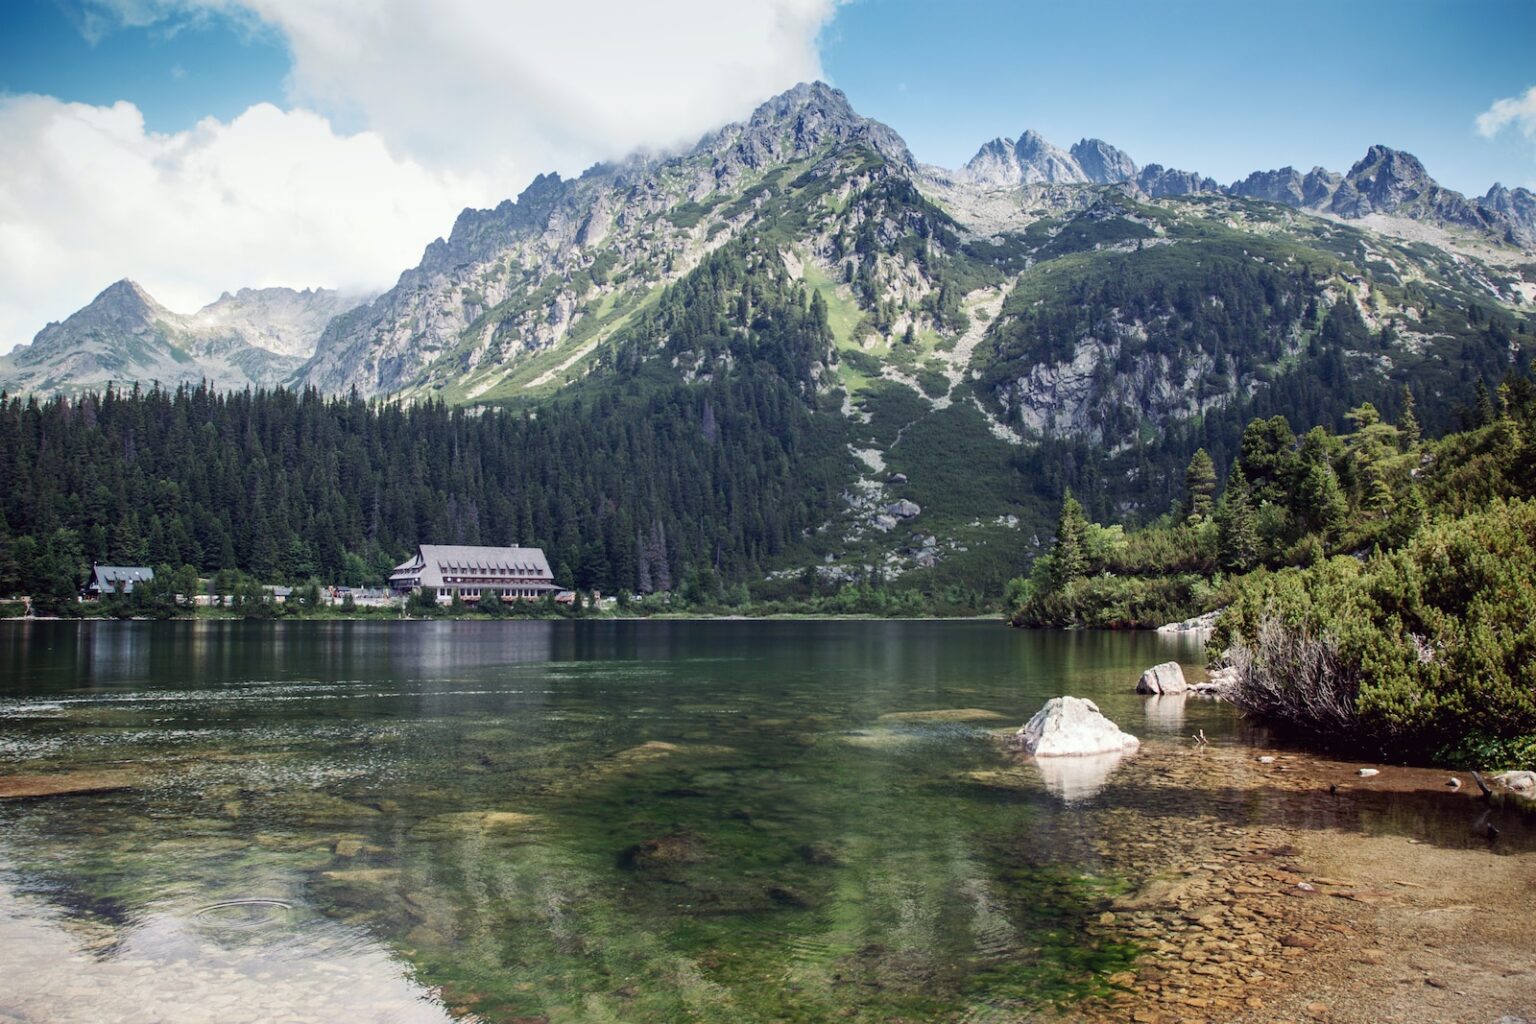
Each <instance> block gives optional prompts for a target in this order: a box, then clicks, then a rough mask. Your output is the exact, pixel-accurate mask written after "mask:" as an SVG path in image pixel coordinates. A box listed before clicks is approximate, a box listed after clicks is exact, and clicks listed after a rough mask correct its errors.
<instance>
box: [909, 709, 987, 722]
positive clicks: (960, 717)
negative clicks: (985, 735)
mask: <svg viewBox="0 0 1536 1024" xmlns="http://www.w3.org/2000/svg"><path fill="white" fill-rule="evenodd" d="M1002 717H1003V716H1002V715H1000V714H998V713H997V712H996V711H987V710H985V709H983V708H942V709H939V710H936V711H892V712H890V713H888V714H884V715H881V716H880V721H882V722H988V721H992V720H994V719H998V718H1002Z"/></svg>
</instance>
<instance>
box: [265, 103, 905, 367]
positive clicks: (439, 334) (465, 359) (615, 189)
mask: <svg viewBox="0 0 1536 1024" xmlns="http://www.w3.org/2000/svg"><path fill="white" fill-rule="evenodd" d="M833 147H842V148H854V149H864V150H867V151H868V152H869V153H870V154H871V155H872V156H873V157H875V158H878V159H880V160H882V161H884V162H886V163H888V164H889V165H890V166H892V167H896V168H900V169H902V170H903V171H907V172H911V171H915V168H916V165H915V163H914V162H913V160H912V156H911V154H910V153H909V152H908V151H907V147H906V144H905V143H904V142H902V140H901V138H900V136H898V135H897V134H896V133H895V132H893V131H892V130H891V129H890V128H888V127H886V126H885V125H882V124H880V123H879V122H877V121H872V120H869V119H868V118H864V117H860V116H859V115H858V114H856V113H854V111H853V109H852V107H851V106H849V104H848V100H847V97H845V96H844V95H843V94H842V93H841V92H839V91H838V90H836V89H833V88H831V87H830V86H827V85H825V84H822V83H815V84H810V85H799V86H796V87H795V88H794V89H791V90H790V91H788V92H786V93H784V94H782V95H780V96H777V97H775V98H773V99H772V100H769V101H768V102H767V103H764V104H763V105H762V106H760V107H759V108H758V109H757V110H756V111H754V112H753V114H752V116H751V117H750V118H748V119H747V120H746V121H743V122H740V123H738V124H732V125H728V126H726V127H725V128H722V129H720V130H719V131H717V132H712V133H710V134H708V135H706V136H705V137H704V138H703V139H701V140H700V141H699V143H698V144H697V145H696V146H695V147H693V149H691V150H690V151H688V152H686V153H683V154H679V155H675V156H664V157H644V156H636V157H632V158H631V159H629V160H626V161H624V162H623V163H619V164H603V165H598V166H597V167H594V168H592V169H590V170H589V171H587V172H586V173H584V174H583V175H582V176H581V177H580V178H578V179H575V180H572V181H565V180H561V179H560V178H559V176H557V175H548V176H541V177H539V178H536V179H535V180H534V182H533V183H532V184H531V185H529V186H528V188H527V189H526V190H525V191H524V192H523V193H522V194H521V195H520V196H518V198H517V200H516V202H503V203H502V204H501V205H500V206H498V207H496V208H495V209H492V210H465V211H464V212H463V213H462V214H460V215H459V218H458V220H457V221H456V222H455V224H454V227H453V231H452V233H451V234H450V235H449V237H448V238H447V239H438V240H437V241H435V242H433V243H432V244H431V245H429V246H428V247H427V250H426V252H425V254H424V255H423V257H422V261H421V263H420V265H418V266H417V267H415V268H413V269H411V270H408V271H406V272H405V273H404V274H402V275H401V277H400V280H399V282H398V283H397V284H396V285H395V287H394V288H392V289H390V290H389V291H388V292H386V293H384V294H383V295H381V296H380V297H379V298H378V299H376V300H375V301H374V302H373V303H371V304H370V305H368V306H366V307H363V308H361V309H358V310H356V311H355V312H353V313H352V314H351V315H349V316H346V317H342V318H339V319H337V320H336V321H335V322H334V323H333V324H332V325H331V327H330V328H329V329H328V330H327V331H326V332H325V334H324V336H323V337H322V338H321V339H320V342H319V344H318V346H317V349H316V352H315V356H314V358H313V359H312V360H311V361H310V362H309V363H308V364H307V365H306V366H305V367H304V368H303V369H302V371H301V372H300V373H299V374H298V376H297V377H296V378H295V380H296V382H298V383H302V384H310V385H314V386H316V387H319V388H321V389H322V390H325V391H328V392H336V391H344V390H348V389H350V388H354V387H355V388H357V389H358V390H359V391H360V392H362V393H363V394H367V395H374V394H383V393H390V392H395V391H399V390H402V389H406V388H416V389H426V390H428V391H431V390H434V389H437V388H441V387H442V386H444V384H445V383H448V382H452V381H455V380H456V379H459V378H461V377H463V376H464V375H466V374H468V375H472V376H476V375H478V377H479V378H482V379H481V380H479V382H477V383H476V384H474V385H472V386H471V387H470V389H469V390H470V391H471V392H473V395H471V397H477V396H478V395H479V394H483V393H484V389H488V388H494V387H498V386H500V385H501V383H502V381H501V379H499V378H498V377H497V374H496V373H494V372H492V371H494V370H496V369H497V368H500V367H506V366H508V365H510V364H511V363H513V362H516V361H519V360H526V359H527V358H530V357H535V356H538V355H540V354H541V353H544V352H548V351H550V350H552V349H554V348H556V347H557V346H559V345H560V344H561V343H562V342H563V341H564V340H565V339H566V338H567V337H568V336H570V335H571V334H572V332H578V333H579V332H582V331H593V332H594V333H593V335H591V336H592V337H594V338H595V337H596V336H597V334H598V333H601V331H600V330H599V329H598V328H597V326H596V325H598V324H599V323H601V324H602V325H603V326H604V327H608V326H610V325H616V324H617V323H618V322H619V320H620V319H621V318H622V314H623V312H624V310H625V309H626V308H632V307H633V306H635V305H638V304H640V303H643V302H644V301H645V300H646V297H647V296H648V295H650V294H651V293H652V292H654V291H656V290H658V289H659V288H660V286H662V285H664V284H666V283H668V282H670V281H675V280H677V279H678V278H679V277H681V276H682V275H683V274H684V273H686V272H687V271H689V270H690V269H692V268H693V267H694V266H696V265H697V264H698V262H699V260H700V259H701V258H702V257H703V256H704V255H705V254H707V253H708V252H710V251H712V250H713V249H715V248H717V247H719V246H720V245H723V244H724V243H726V242H728V241H729V240H730V239H731V238H733V237H734V236H735V233H736V231H737V230H738V229H739V228H740V227H741V226H742V225H743V224H744V223H746V222H747V221H748V220H749V219H750V218H751V215H752V213H753V211H754V210H755V209H756V208H757V205H758V203H759V202H760V201H761V198H762V197H763V196H764V195H766V194H768V193H769V192H771V190H772V185H773V183H774V181H775V180H777V179H776V176H781V175H782V173H783V172H784V171H785V170H786V169H787V168H791V167H794V166H796V165H798V164H800V163H802V162H804V161H807V160H809V159H811V158H812V157H814V156H815V155H816V154H818V153H821V152H824V151H826V150H828V149H829V148H833ZM722 214H724V215H725V216H722ZM706 221H707V223H706ZM476 388H480V389H482V390H478V391H477V390H475V389H476Z"/></svg>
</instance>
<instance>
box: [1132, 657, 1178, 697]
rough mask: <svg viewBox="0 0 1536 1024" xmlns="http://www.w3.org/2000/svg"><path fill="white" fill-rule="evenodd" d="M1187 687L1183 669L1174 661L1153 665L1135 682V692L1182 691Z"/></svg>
mask: <svg viewBox="0 0 1536 1024" xmlns="http://www.w3.org/2000/svg"><path fill="white" fill-rule="evenodd" d="M1188 689H1189V684H1187V683H1186V682H1185V681H1184V670H1183V669H1182V668H1180V667H1179V663H1178V662H1176V661H1165V662H1163V663H1162V664H1161V665H1153V666H1152V667H1151V668H1149V669H1147V670H1146V671H1145V672H1143V673H1142V674H1141V679H1140V680H1139V681H1137V683H1136V692H1137V693H1183V692H1185V691H1186V690H1188Z"/></svg>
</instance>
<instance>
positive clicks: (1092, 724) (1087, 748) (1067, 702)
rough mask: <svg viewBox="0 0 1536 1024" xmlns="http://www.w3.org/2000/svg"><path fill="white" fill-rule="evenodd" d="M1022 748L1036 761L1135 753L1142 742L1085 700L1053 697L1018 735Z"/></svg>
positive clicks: (1092, 703)
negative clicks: (1037, 759)
mask: <svg viewBox="0 0 1536 1024" xmlns="http://www.w3.org/2000/svg"><path fill="white" fill-rule="evenodd" d="M1018 740H1019V744H1020V746H1022V747H1023V749H1024V752H1025V753H1026V754H1034V755H1035V756H1036V757H1081V756H1084V755H1090V754H1113V753H1121V752H1125V751H1130V750H1135V749H1136V748H1137V747H1139V746H1140V745H1141V741H1140V740H1138V739H1137V738H1136V737H1135V736H1132V735H1130V734H1128V733H1123V732H1121V731H1120V727H1119V726H1118V725H1116V724H1115V723H1114V722H1111V721H1110V720H1109V719H1107V718H1105V717H1104V716H1103V714H1101V713H1100V712H1099V706H1098V705H1097V704H1095V703H1094V702H1093V701H1091V700H1084V699H1082V698H1081V697H1052V698H1051V699H1050V700H1048V701H1046V702H1045V707H1043V708H1041V709H1040V710H1039V711H1036V712H1035V717H1033V718H1031V719H1030V720H1029V721H1028V722H1027V723H1026V724H1025V725H1024V728H1022V729H1020V730H1019V732H1018Z"/></svg>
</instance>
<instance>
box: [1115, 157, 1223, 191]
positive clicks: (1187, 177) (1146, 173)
mask: <svg viewBox="0 0 1536 1024" xmlns="http://www.w3.org/2000/svg"><path fill="white" fill-rule="evenodd" d="M1136 187H1137V188H1139V189H1141V191H1143V192H1145V193H1146V194H1147V195H1149V196H1151V197H1152V198H1153V199H1163V198H1165V197H1167V196H1187V195H1191V194H1193V193H1196V192H1217V191H1220V189H1221V186H1220V185H1218V184H1216V180H1215V179H1214V178H1207V177H1204V176H1202V175H1199V174H1196V173H1195V172H1193V171H1179V170H1175V169H1173V168H1172V167H1164V166H1163V165H1162V164H1148V165H1147V166H1145V167H1143V168H1142V169H1141V173H1140V174H1138V175H1136Z"/></svg>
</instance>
